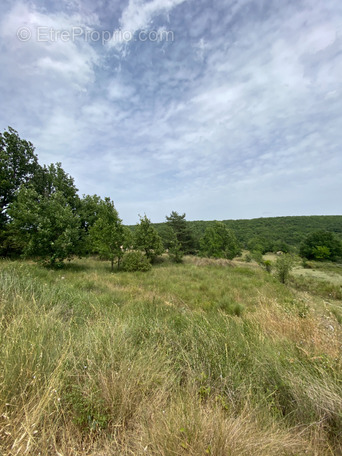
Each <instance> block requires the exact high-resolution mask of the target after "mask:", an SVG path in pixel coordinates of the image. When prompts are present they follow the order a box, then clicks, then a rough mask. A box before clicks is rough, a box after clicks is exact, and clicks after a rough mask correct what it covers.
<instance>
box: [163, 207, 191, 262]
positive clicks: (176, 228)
mask: <svg viewBox="0 0 342 456" xmlns="http://www.w3.org/2000/svg"><path fill="white" fill-rule="evenodd" d="M166 223H167V225H168V226H170V227H171V228H172V230H173V232H174V233H175V235H176V238H177V241H178V242H179V244H180V245H181V250H182V252H184V254H185V255H187V254H193V253H195V239H194V236H193V234H192V232H191V230H190V228H189V226H188V224H187V221H186V220H185V214H183V215H180V214H178V212H175V211H172V212H171V214H170V216H169V217H168V216H166Z"/></svg>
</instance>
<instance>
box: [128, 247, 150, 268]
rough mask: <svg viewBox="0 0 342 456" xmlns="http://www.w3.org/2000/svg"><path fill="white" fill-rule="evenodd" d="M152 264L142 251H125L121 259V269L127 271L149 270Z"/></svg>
mask: <svg viewBox="0 0 342 456" xmlns="http://www.w3.org/2000/svg"><path fill="white" fill-rule="evenodd" d="M151 267H152V265H151V263H150V262H149V260H148V259H147V257H146V255H144V254H143V253H142V252H139V251H138V252H137V251H135V252H127V253H125V255H124V256H123V259H122V270H123V271H127V272H134V271H143V272H146V271H149V270H150V269H151Z"/></svg>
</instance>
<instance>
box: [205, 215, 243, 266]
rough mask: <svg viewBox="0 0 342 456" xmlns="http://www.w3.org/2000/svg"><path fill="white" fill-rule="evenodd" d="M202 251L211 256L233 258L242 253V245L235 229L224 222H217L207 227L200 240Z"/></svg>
mask: <svg viewBox="0 0 342 456" xmlns="http://www.w3.org/2000/svg"><path fill="white" fill-rule="evenodd" d="M200 247H201V249H200V253H201V255H203V256H207V257H209V258H228V259H233V258H234V257H236V256H237V255H239V254H240V247H239V244H238V242H237V239H236V236H235V234H234V232H233V231H231V230H229V229H228V228H227V227H226V226H225V224H224V223H222V222H215V223H214V225H213V226H210V227H208V228H207V229H206V231H205V233H204V236H203V238H202V239H201V241H200Z"/></svg>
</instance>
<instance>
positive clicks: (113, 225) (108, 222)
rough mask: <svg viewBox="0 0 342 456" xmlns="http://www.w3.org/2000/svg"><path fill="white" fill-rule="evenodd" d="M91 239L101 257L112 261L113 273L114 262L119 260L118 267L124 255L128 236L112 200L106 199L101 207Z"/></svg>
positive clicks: (92, 229)
mask: <svg viewBox="0 0 342 456" xmlns="http://www.w3.org/2000/svg"><path fill="white" fill-rule="evenodd" d="M90 239H91V241H92V244H93V246H94V249H95V251H97V252H98V253H99V254H100V255H101V257H103V258H106V259H107V260H110V262H111V268H112V271H113V270H114V261H115V260H117V263H118V267H120V261H121V259H122V257H123V254H124V248H125V246H126V241H127V236H125V230H124V226H123V225H122V220H121V219H120V218H119V214H118V212H117V210H116V209H115V207H114V203H113V202H112V201H111V200H110V198H106V199H105V201H104V202H102V204H101V205H100V210H99V216H98V219H97V220H96V222H95V223H94V225H93V227H92V228H91V229H90Z"/></svg>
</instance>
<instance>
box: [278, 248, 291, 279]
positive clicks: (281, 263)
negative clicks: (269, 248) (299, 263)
mask: <svg viewBox="0 0 342 456" xmlns="http://www.w3.org/2000/svg"><path fill="white" fill-rule="evenodd" d="M293 265H294V259H293V256H292V255H290V254H288V253H285V254H284V255H281V256H280V257H278V258H277V261H276V263H275V270H276V275H277V277H278V279H279V280H280V282H281V283H286V282H287V281H288V278H289V275H290V272H291V270H292V268H293Z"/></svg>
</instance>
